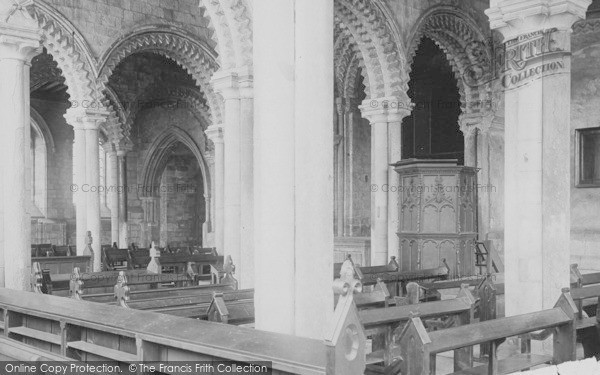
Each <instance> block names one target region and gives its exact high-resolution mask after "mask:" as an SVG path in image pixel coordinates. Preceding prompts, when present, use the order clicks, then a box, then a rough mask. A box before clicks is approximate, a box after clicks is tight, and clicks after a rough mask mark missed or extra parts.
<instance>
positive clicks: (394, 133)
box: [386, 118, 402, 261]
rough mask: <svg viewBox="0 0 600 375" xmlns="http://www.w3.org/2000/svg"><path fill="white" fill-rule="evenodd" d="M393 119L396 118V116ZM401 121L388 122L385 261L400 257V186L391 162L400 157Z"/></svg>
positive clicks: (396, 160) (395, 161)
mask: <svg viewBox="0 0 600 375" xmlns="http://www.w3.org/2000/svg"><path fill="white" fill-rule="evenodd" d="M395 120H398V118H396V119H395ZM401 132H402V121H401V120H400V121H391V122H390V123H389V124H388V150H389V157H388V189H387V190H388V243H387V245H388V254H387V258H386V261H389V258H390V256H396V257H397V259H400V257H399V256H398V253H399V251H400V238H399V237H398V232H399V231H400V230H399V229H400V228H399V226H400V217H399V215H400V212H399V209H400V207H399V206H398V203H399V199H400V195H399V194H398V186H400V175H399V174H398V173H396V171H394V168H393V167H391V166H390V165H391V164H394V163H397V162H399V161H400V160H401V159H402V134H401Z"/></svg>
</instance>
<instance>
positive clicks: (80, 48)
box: [31, 1, 101, 107]
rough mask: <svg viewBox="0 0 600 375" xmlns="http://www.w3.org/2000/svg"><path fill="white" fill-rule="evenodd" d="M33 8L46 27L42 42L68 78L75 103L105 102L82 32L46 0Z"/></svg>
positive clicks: (90, 104) (42, 24)
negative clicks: (98, 87) (100, 100)
mask: <svg viewBox="0 0 600 375" xmlns="http://www.w3.org/2000/svg"><path fill="white" fill-rule="evenodd" d="M31 12H32V16H33V17H34V18H35V19H36V21H37V22H38V24H39V26H40V28H41V30H42V45H43V46H44V47H45V48H46V50H47V51H48V53H49V54H50V55H52V56H53V58H54V60H55V61H56V63H57V65H58V68H59V69H60V70H61V72H62V75H63V77H64V78H65V85H66V86H67V93H68V94H69V96H70V101H71V103H72V105H73V106H84V105H88V106H90V107H92V106H99V105H101V104H100V103H99V98H100V97H101V94H100V93H99V91H98V90H97V85H96V81H95V75H96V67H95V63H94V61H95V60H94V58H93V57H92V56H93V54H92V52H91V49H90V48H89V46H88V44H87V42H86V40H85V39H84V37H83V36H82V35H81V33H80V32H79V31H78V30H77V29H76V28H75V26H74V25H73V24H72V23H71V22H69V21H68V20H67V19H66V18H65V17H64V16H63V15H62V14H61V13H60V12H58V11H57V10H56V9H54V8H52V7H51V6H49V5H47V4H45V3H44V2H42V1H36V2H35V5H34V6H33V7H32V8H31ZM84 103H85V104H84Z"/></svg>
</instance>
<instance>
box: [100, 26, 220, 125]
mask: <svg viewBox="0 0 600 375" xmlns="http://www.w3.org/2000/svg"><path fill="white" fill-rule="evenodd" d="M137 52H152V53H156V54H160V55H163V56H165V57H167V58H169V59H171V60H174V61H175V62H177V64H179V65H180V66H181V67H182V68H183V69H185V70H186V71H187V72H188V73H189V74H190V75H191V76H192V77H193V78H194V80H195V81H196V82H197V84H198V85H199V86H200V90H201V91H202V92H203V93H204V95H205V97H206V101H207V103H208V105H209V107H210V111H211V115H212V121H213V122H216V123H221V122H222V116H221V112H222V109H221V105H220V103H219V100H218V98H217V96H216V94H215V93H214V91H213V89H212V87H211V85H210V78H211V76H212V73H213V72H214V71H215V70H216V69H217V67H218V65H217V56H216V53H215V52H214V51H213V50H212V49H211V48H210V47H209V46H208V45H207V44H205V43H202V42H199V41H197V40H196V39H195V38H193V37H191V36H190V35H188V34H187V33H186V32H184V31H181V30H177V29H174V28H173V27H168V28H166V27H165V28H161V27H158V26H145V27H142V28H140V29H137V30H134V31H132V32H130V33H128V34H126V35H125V36H123V37H122V38H120V39H119V40H117V41H116V42H115V43H113V45H112V46H111V47H110V48H109V49H108V50H107V51H106V52H105V53H104V54H103V56H102V58H101V59H100V65H99V66H100V69H99V72H98V82H99V85H101V86H102V87H103V89H104V88H105V87H106V84H107V82H108V79H109V77H110V76H111V74H112V72H113V71H114V69H115V68H116V67H117V65H118V64H119V63H120V62H121V61H123V59H125V58H126V57H127V56H130V55H132V54H134V53H137Z"/></svg>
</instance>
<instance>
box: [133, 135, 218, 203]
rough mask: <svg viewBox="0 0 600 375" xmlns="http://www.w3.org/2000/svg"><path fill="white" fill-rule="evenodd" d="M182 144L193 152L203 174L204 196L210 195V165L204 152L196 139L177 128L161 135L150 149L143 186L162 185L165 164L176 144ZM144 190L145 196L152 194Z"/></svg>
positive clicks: (145, 162) (142, 173)
mask: <svg viewBox="0 0 600 375" xmlns="http://www.w3.org/2000/svg"><path fill="white" fill-rule="evenodd" d="M178 142H180V143H182V144H184V145H185V146H186V147H187V148H189V149H190V151H192V153H193V154H194V156H195V157H196V160H198V164H199V165H200V171H201V173H202V184H203V189H204V194H205V195H208V194H210V191H211V190H210V186H211V180H210V174H209V169H208V164H207V162H206V159H205V158H204V155H203V154H202V150H201V149H200V147H199V146H198V144H197V143H196V142H195V141H194V139H193V138H192V137H191V136H190V135H189V134H188V133H187V132H186V131H185V130H183V129H181V128H179V127H177V126H171V127H169V128H168V129H167V130H165V131H164V132H163V133H162V134H161V135H159V136H158V137H157V138H156V139H155V141H154V142H153V143H152V145H151V146H150V148H149V149H148V153H147V156H146V160H145V161H144V165H143V166H142V172H141V177H142V185H143V186H158V185H159V184H160V177H161V173H162V171H163V169H164V166H165V163H166V162H167V159H168V155H169V151H170V149H171V147H172V146H174V145H175V144H176V143H178ZM147 190H148V189H144V192H143V194H144V195H145V196H147V194H151V193H152V192H151V191H147Z"/></svg>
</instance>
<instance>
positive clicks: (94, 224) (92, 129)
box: [82, 112, 106, 272]
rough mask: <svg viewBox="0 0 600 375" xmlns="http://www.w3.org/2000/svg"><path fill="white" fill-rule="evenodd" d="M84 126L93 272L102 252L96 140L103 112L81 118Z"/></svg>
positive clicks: (104, 119) (88, 224)
mask: <svg viewBox="0 0 600 375" xmlns="http://www.w3.org/2000/svg"><path fill="white" fill-rule="evenodd" d="M82 121H83V124H84V127H85V147H86V151H87V155H86V179H87V181H86V185H87V186H88V187H87V188H86V190H87V191H85V190H84V192H85V194H86V200H87V206H86V210H87V219H86V220H87V229H88V231H90V232H91V234H92V238H93V239H94V241H93V243H92V245H91V246H92V249H93V250H94V263H93V264H94V272H99V271H101V266H102V254H101V251H100V247H101V242H102V239H101V235H100V230H101V225H100V193H99V185H100V169H99V167H100V165H99V163H100V159H99V152H100V149H99V148H100V143H99V140H98V132H99V128H100V124H102V123H103V122H105V121H106V114H105V113H101V112H99V113H95V114H92V115H88V116H86V117H84V118H83V119H82Z"/></svg>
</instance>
